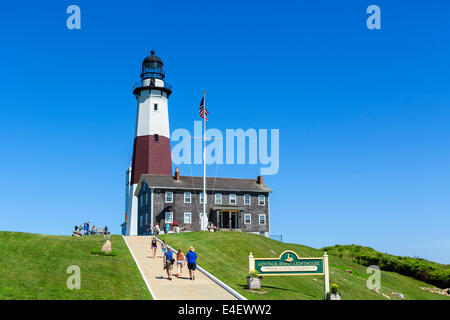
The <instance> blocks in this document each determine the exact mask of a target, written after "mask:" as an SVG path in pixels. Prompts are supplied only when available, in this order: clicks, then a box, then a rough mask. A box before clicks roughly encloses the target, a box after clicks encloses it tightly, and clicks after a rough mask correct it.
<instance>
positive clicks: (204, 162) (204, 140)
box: [202, 91, 206, 228]
mask: <svg viewBox="0 0 450 320" xmlns="http://www.w3.org/2000/svg"><path fill="white" fill-rule="evenodd" d="M203 105H204V108H205V113H204V116H203V215H204V216H203V217H204V218H205V215H206V136H205V135H206V120H205V119H206V99H205V91H203ZM202 228H203V221H202Z"/></svg>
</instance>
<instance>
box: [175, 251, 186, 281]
mask: <svg viewBox="0 0 450 320" xmlns="http://www.w3.org/2000/svg"><path fill="white" fill-rule="evenodd" d="M185 263H186V262H185V261H184V254H183V251H181V249H178V252H177V274H176V277H177V278H178V277H180V276H182V275H183V265H184V264H185Z"/></svg>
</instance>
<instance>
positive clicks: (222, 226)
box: [212, 206, 244, 231]
mask: <svg viewBox="0 0 450 320" xmlns="http://www.w3.org/2000/svg"><path fill="white" fill-rule="evenodd" d="M212 209H213V210H214V211H216V226H217V228H218V229H219V230H222V231H226V230H230V231H243V226H244V218H243V214H242V211H243V210H244V208H243V207H236V206H221V207H213V208H212Z"/></svg>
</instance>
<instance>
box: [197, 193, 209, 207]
mask: <svg viewBox="0 0 450 320" xmlns="http://www.w3.org/2000/svg"><path fill="white" fill-rule="evenodd" d="M202 194H203V192H200V196H199V197H198V201H200V203H201V204H203V201H202ZM206 203H208V192H207V193H206Z"/></svg>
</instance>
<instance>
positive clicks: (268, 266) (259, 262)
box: [253, 251, 325, 276]
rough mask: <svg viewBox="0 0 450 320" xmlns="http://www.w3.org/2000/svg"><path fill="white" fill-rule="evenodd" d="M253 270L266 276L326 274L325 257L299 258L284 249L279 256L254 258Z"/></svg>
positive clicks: (292, 252)
mask: <svg viewBox="0 0 450 320" xmlns="http://www.w3.org/2000/svg"><path fill="white" fill-rule="evenodd" d="M253 260H254V261H253V264H254V265H253V270H256V272H258V274H259V275H264V276H288V275H324V274H325V272H324V266H323V257H320V258H299V257H298V256H297V254H296V253H295V252H294V251H284V252H283V253H282V254H281V255H280V257H279V258H254V259H253Z"/></svg>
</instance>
